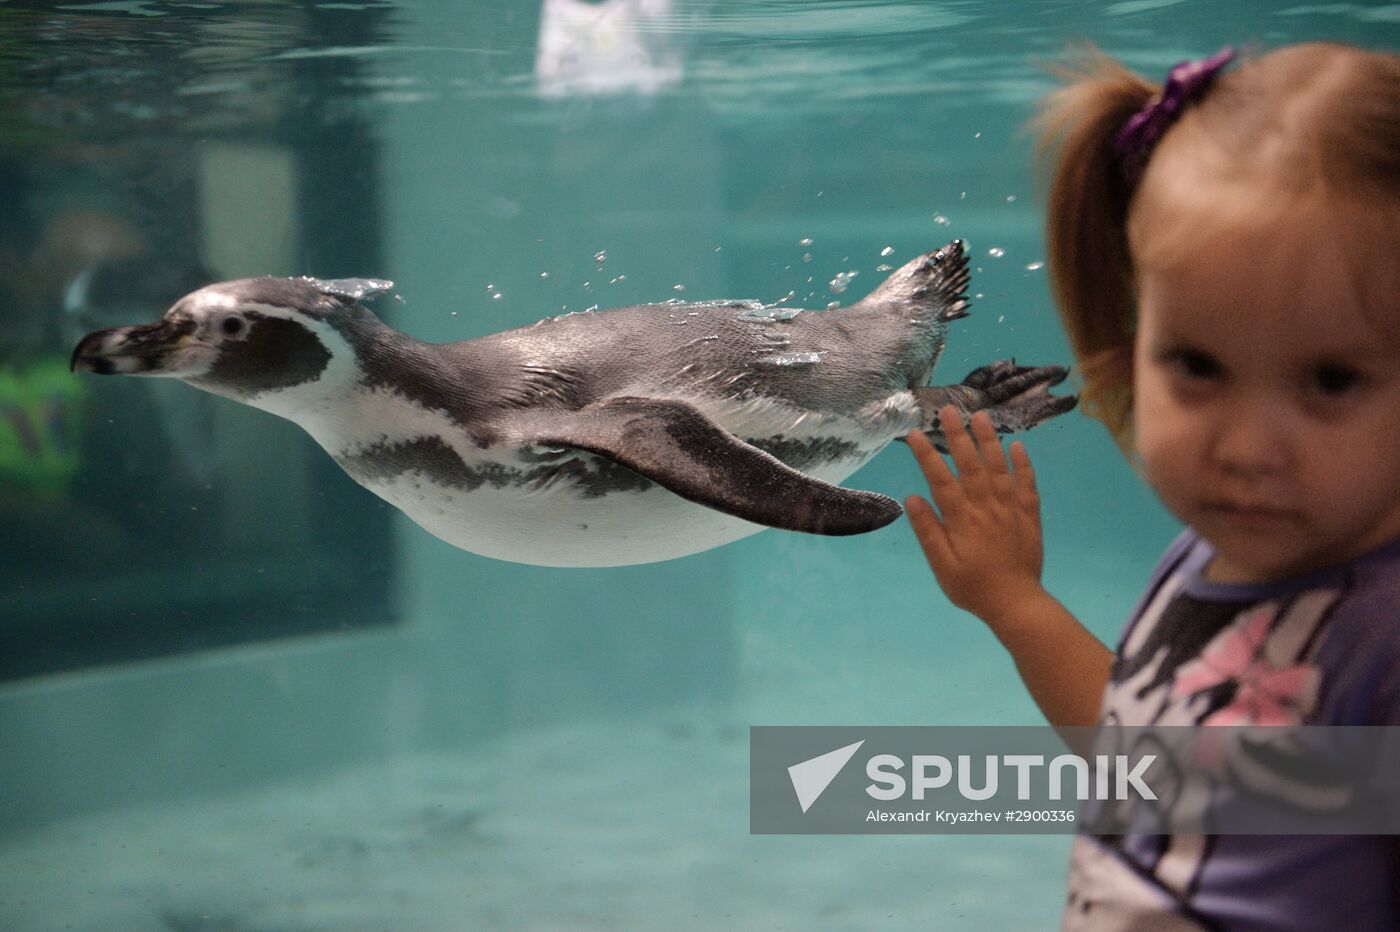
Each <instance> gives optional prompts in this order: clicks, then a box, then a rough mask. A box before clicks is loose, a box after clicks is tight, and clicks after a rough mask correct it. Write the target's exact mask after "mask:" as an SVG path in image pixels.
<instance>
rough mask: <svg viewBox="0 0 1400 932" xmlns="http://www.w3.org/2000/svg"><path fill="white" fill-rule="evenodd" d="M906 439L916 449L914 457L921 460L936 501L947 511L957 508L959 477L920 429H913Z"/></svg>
mask: <svg viewBox="0 0 1400 932" xmlns="http://www.w3.org/2000/svg"><path fill="white" fill-rule="evenodd" d="M905 439H906V440H908V441H909V449H911V450H913V451H914V458H915V459H916V460H918V461H919V468H920V469H921V470H923V473H924V480H925V481H926V482H928V490H929V494H930V495H931V496H932V497H933V501H934V503H935V504H936V505H938V507H939V508H941V509H943V510H944V511H945V512H946V511H947V510H948V509H949V508H954V509H956V508H957V505H958V502H957V499H958V497H959V495H960V493H961V491H962V487H961V486H960V485H959V484H958V477H957V476H955V475H953V471H952V470H951V469H949V468H948V464H947V463H945V462H944V461H943V457H942V455H940V454H939V452H938V451H937V450H935V449H934V448H933V444H931V443H929V440H928V438H927V437H925V436H924V435H923V433H921V432H920V431H917V430H911V431H910V432H909V436H908V437H906V438H905Z"/></svg>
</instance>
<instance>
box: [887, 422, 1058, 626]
mask: <svg viewBox="0 0 1400 932" xmlns="http://www.w3.org/2000/svg"><path fill="white" fill-rule="evenodd" d="M938 416H939V422H940V424H941V426H942V428H943V435H944V437H945V438H946V440H947V444H948V451H949V453H950V454H951V455H952V458H953V463H954V464H955V465H956V466H957V467H958V473H957V475H956V476H955V475H953V472H952V470H951V469H949V468H948V464H947V463H945V462H944V461H943V458H942V457H941V456H939V454H938V451H937V450H935V449H934V448H933V445H932V444H930V443H929V441H928V438H927V437H925V436H924V435H923V434H922V433H921V432H919V431H917V430H916V431H911V432H910V434H909V437H908V440H909V446H910V448H911V449H912V450H913V451H914V457H915V458H916V459H917V460H918V461H919V467H920V468H921V469H922V470H923V473H924V478H926V479H927V480H928V487H929V492H930V493H931V494H932V497H933V502H934V505H937V507H938V510H937V511H936V512H935V511H934V509H933V506H931V505H930V504H929V503H928V502H927V501H925V500H924V499H923V498H920V497H919V496H917V495H911V496H910V497H909V498H907V499H906V500H905V502H904V507H905V508H906V509H907V511H908V512H909V523H910V524H912V525H913V527H914V533H915V534H916V535H917V536H918V538H919V544H920V546H922V547H923V550H924V556H925V557H927V558H928V563H929V566H930V567H932V568H933V574H934V576H935V577H937V579H938V584H939V585H940V586H942V587H943V591H944V592H945V593H947V595H948V598H949V599H950V600H952V602H953V604H954V605H956V606H958V607H959V608H962V609H966V610H967V611H969V612H972V613H973V614H974V615H976V616H977V617H979V618H981V619H982V620H983V621H985V622H987V623H988V624H989V625H991V626H992V627H993V628H994V629H995V628H997V627H999V625H1001V624H1003V623H1014V622H1015V620H1016V619H1018V618H1019V617H1022V616H1023V615H1024V614H1025V613H1024V611H1023V608H1024V606H1026V605H1028V604H1030V603H1032V602H1034V601H1035V600H1036V599H1040V598H1044V595H1045V591H1044V589H1042V588H1041V585H1040V571H1041V567H1042V565H1043V563H1044V553H1043V550H1042V545H1041V530H1040V496H1039V494H1038V493H1037V492H1036V488H1035V473H1034V471H1033V470H1032V469H1031V461H1030V457H1029V455H1027V453H1026V448H1025V447H1024V446H1023V445H1022V444H1021V443H1020V442H1016V443H1013V444H1012V445H1011V465H1010V466H1008V464H1007V458H1006V454H1005V453H1004V452H1003V451H1002V448H1001V443H1000V442H999V441H998V440H997V435H996V430H995V428H993V426H992V421H991V419H990V418H989V417H988V416H987V415H986V414H985V413H983V412H978V413H977V414H974V415H973V416H972V433H971V434H969V433H968V432H967V430H966V429H965V428H964V427H963V423H962V417H961V416H960V415H959V414H958V412H957V411H956V410H955V409H954V408H953V407H952V406H948V407H945V408H943V409H941V410H940V411H939V413H938Z"/></svg>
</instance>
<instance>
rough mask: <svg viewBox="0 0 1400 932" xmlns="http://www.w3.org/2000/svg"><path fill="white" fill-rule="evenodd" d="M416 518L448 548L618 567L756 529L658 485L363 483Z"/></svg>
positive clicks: (838, 471)
mask: <svg viewBox="0 0 1400 932" xmlns="http://www.w3.org/2000/svg"><path fill="white" fill-rule="evenodd" d="M877 452H878V448H874V449H871V450H870V451H869V452H868V454H866V455H865V456H863V457H860V458H856V457H847V458H843V459H841V460H838V461H835V462H833V463H831V464H829V465H826V466H824V467H813V468H810V469H805V470H804V472H806V473H807V474H808V475H811V476H815V477H816V478H818V479H824V480H826V481H828V482H832V483H836V482H840V481H841V480H842V479H845V478H846V477H847V476H849V475H850V474H851V473H853V472H855V471H856V470H857V469H859V468H860V467H861V466H862V465H864V463H865V462H866V461H868V460H869V459H870V457H871V456H874V454H875V453H877ZM365 486H366V487H367V488H369V489H370V490H371V491H373V492H374V493H375V494H377V495H379V496H380V497H381V498H383V499H384V500H385V501H387V502H389V503H390V504H392V505H394V506H395V507H396V508H398V509H399V510H400V511H402V512H403V513H404V514H406V515H408V516H409V517H410V518H412V519H413V520H414V522H416V523H417V524H418V525H419V526H421V527H422V528H423V529H425V530H427V531H428V532H430V533H432V534H433V535H435V536H437V537H439V538H441V539H442V540H444V541H446V542H447V543H449V544H452V545H453V546H455V547H460V548H462V549H463V550H469V551H471V552H472V553H478V554H481V555H482V556H487V557H494V558H495V559H498V560H510V561H512V562H516V563H531V564H535V565H539V566H578V567H584V566H626V565H630V564H634V563H655V562H658V561H661V560H671V559H674V558H676V557H683V556H688V555H690V554H693V553H699V552H701V551H704V550H709V549H711V548H713V547H718V546H720V545H721V544H727V543H730V542H731V541H736V540H739V539H740V538H743V537H748V536H749V535H750V534H754V533H757V532H758V531H762V530H764V527H763V525H761V524H754V523H753V522H750V521H745V520H743V519H742V518H736V517H733V516H732V515H727V514H724V513H723V512H720V511H715V510H714V509H712V508H707V507H705V506H703V505H697V504H695V503H693V502H690V501H687V500H685V499H683V498H681V497H680V496H679V495H676V494H675V493H673V492H670V491H668V490H667V489H664V488H662V487H661V486H659V485H655V484H652V485H650V486H649V487H647V488H645V489H641V490H624V491H612V492H608V493H606V494H603V495H597V494H589V493H588V492H587V491H585V490H584V489H583V487H581V486H579V485H577V484H575V483H572V482H568V481H558V482H555V483H553V484H551V485H549V486H547V487H544V488H540V489H529V488H525V487H522V486H518V485H506V486H502V487H494V486H491V485H486V484H484V485H482V486H480V487H478V488H476V489H472V490H471V491H465V490H461V489H454V488H448V487H445V486H441V485H438V484H436V483H434V482H432V481H431V480H430V479H429V478H428V477H425V476H422V475H419V474H416V473H411V472H410V473H405V474H404V475H402V476H398V477H396V478H395V479H393V480H390V481H386V482H375V483H365Z"/></svg>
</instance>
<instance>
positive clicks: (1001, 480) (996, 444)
mask: <svg viewBox="0 0 1400 932" xmlns="http://www.w3.org/2000/svg"><path fill="white" fill-rule="evenodd" d="M972 439H973V440H975V441H976V442H977V452H978V453H979V454H981V456H982V462H983V463H985V464H986V466H987V471H988V472H989V473H991V476H992V482H993V483H995V484H997V485H999V486H1001V485H1004V484H1009V483H1010V480H1011V468H1010V467H1009V466H1008V465H1007V463H1006V454H1005V453H1004V452H1003V451H1002V449H1001V441H1000V440H998V439H997V429H996V428H995V427H993V426H992V419H991V418H990V417H989V416H988V415H987V412H985V411H978V412H977V413H976V414H974V415H973V416H972Z"/></svg>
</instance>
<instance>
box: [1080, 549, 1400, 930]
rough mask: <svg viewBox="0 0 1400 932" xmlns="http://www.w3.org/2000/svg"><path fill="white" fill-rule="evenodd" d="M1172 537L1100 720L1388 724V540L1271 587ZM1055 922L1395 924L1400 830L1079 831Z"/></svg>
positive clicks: (1399, 665)
mask: <svg viewBox="0 0 1400 932" xmlns="http://www.w3.org/2000/svg"><path fill="white" fill-rule="evenodd" d="M1212 555H1213V551H1212V549H1211V547H1210V545H1209V544H1207V543H1206V542H1205V541H1203V540H1201V538H1200V537H1198V536H1197V535H1196V534H1195V533H1194V532H1191V531H1187V532H1186V533H1184V534H1182V536H1181V537H1179V538H1178V539H1177V540H1176V542H1175V543H1173V544H1172V546H1171V548H1170V549H1168V551H1167V553H1166V555H1165V556H1164V557H1163V559H1162V561H1161V563H1160V564H1158V566H1157V569H1156V570H1155V571H1154V573H1153V576H1152V580H1151V583H1150V584H1149V586H1148V589H1147V592H1146V593H1145V594H1144V595H1143V598H1142V600H1141V601H1140V602H1139V604H1138V606H1137V608H1136V610H1135V611H1134V613H1133V616H1132V620H1131V621H1129V623H1128V626H1127V628H1126V629H1125V630H1124V633H1123V639H1122V642H1121V643H1120V644H1119V647H1118V652H1117V656H1116V658H1115V660H1114V663H1113V669H1112V671H1111V672H1110V674H1109V683H1108V688H1107V690H1106V691H1105V693H1104V701H1103V707H1102V711H1101V716H1100V721H1101V722H1104V723H1117V724H1123V725H1203V724H1204V725H1211V724H1225V725H1232V724H1238V725H1246V724H1260V725H1268V724H1278V725H1286V724H1307V725H1328V724H1331V725H1400V539H1397V540H1394V541H1391V542H1390V543H1388V544H1386V545H1385V546H1383V547H1381V548H1380V549H1378V550H1375V551H1373V552H1372V553H1369V554H1367V555H1365V556H1362V557H1360V558H1358V559H1356V560H1353V561H1351V562H1349V563H1345V564H1342V565H1340V566H1335V567H1329V568H1327V569H1324V570H1319V571H1317V572H1314V573H1309V574H1306V575H1304V576H1299V577H1296V578H1293V579H1288V580H1282V581H1279V582H1273V583H1267V584H1226V583H1214V582H1210V581H1207V580H1206V579H1204V578H1203V577H1202V575H1201V573H1202V570H1203V569H1204V568H1205V566H1206V565H1207V563H1209V562H1210V558H1211V556H1212ZM1064 928H1066V929H1075V930H1079V929H1084V930H1108V929H1123V930H1127V929H1132V930H1139V929H1152V930H1177V929H1182V930H1186V929H1229V930H1266V929H1267V930H1294V929H1296V930H1299V932H1304V930H1308V932H1311V930H1316V929H1347V930H1348V932H1370V930H1382V929H1384V930H1397V929H1400V837H1397V836H1378V835H1122V836H1110V837H1104V838H1099V837H1095V836H1090V835H1080V836H1079V837H1077V838H1076V839H1075V842H1074V849H1073V854H1072V856H1071V859H1070V876H1069V898H1068V902H1067V903H1066V905H1065V913H1064Z"/></svg>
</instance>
